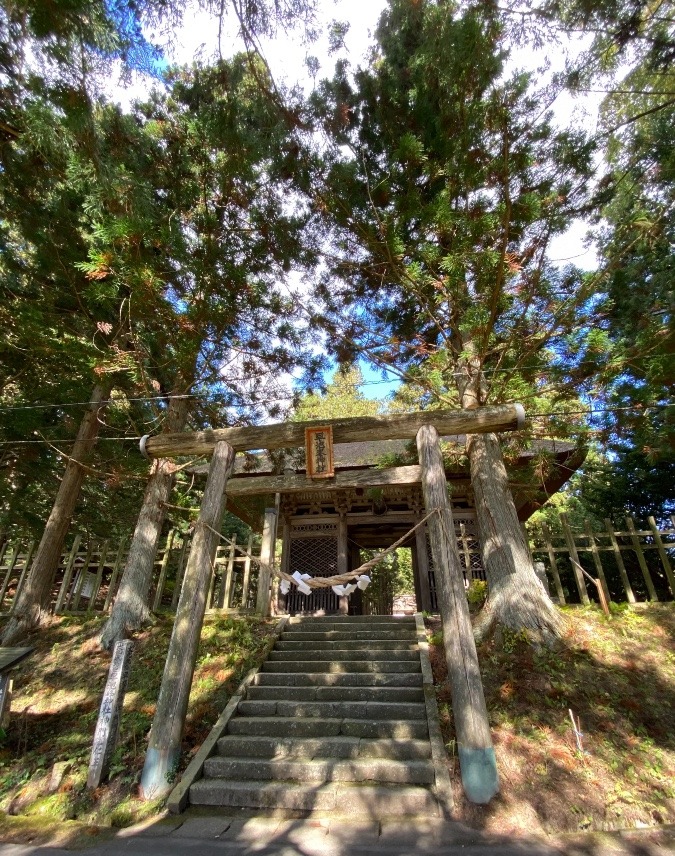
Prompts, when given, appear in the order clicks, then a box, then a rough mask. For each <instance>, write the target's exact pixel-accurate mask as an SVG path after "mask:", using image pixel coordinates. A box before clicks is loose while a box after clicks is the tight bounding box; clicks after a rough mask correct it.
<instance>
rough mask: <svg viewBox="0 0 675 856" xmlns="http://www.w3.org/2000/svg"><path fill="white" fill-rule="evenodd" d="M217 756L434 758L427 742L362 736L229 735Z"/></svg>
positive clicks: (400, 759) (395, 759)
mask: <svg viewBox="0 0 675 856" xmlns="http://www.w3.org/2000/svg"><path fill="white" fill-rule="evenodd" d="M217 746H218V754H219V755H223V756H227V757H230V758H249V759H250V758H269V759H273V758H281V759H298V758H309V759H311V758H324V759H325V758H332V759H336V760H340V759H348V758H350V759H357V758H382V759H385V760H386V759H389V760H392V761H408V760H410V761H414V760H418V761H423V760H426V759H428V758H431V745H430V743H429V742H428V741H427V740H414V739H400V740H396V739H386V738H382V739H379V740H377V739H374V740H372V739H371V740H369V739H367V738H359V737H310V738H305V739H297V740H296V739H294V738H292V737H286V738H283V737H256V736H250V735H245V734H242V735H239V734H226V735H225V736H224V737H221V738H220V740H219V741H218V744H217Z"/></svg>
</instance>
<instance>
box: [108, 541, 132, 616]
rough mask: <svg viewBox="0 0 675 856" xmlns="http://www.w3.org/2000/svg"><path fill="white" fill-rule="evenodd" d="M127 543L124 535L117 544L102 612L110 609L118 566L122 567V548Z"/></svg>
mask: <svg viewBox="0 0 675 856" xmlns="http://www.w3.org/2000/svg"><path fill="white" fill-rule="evenodd" d="M126 545H127V539H126V536H125V537H124V538H121V539H120V542H119V544H118V545H117V553H116V555H115V562H114V564H113V569H112V573H111V574H110V582H109V583H108V593H107V594H106V596H105V603H104V604H103V612H107V611H108V610H109V609H110V604H111V603H112V601H113V598H114V597H115V589H116V587H117V578H118V577H119V574H120V568H121V567H122V558H123V556H124V548H125V547H126Z"/></svg>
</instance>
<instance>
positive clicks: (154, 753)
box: [140, 441, 234, 799]
mask: <svg viewBox="0 0 675 856" xmlns="http://www.w3.org/2000/svg"><path fill="white" fill-rule="evenodd" d="M233 463H234V450H233V449H232V447H231V446H230V445H229V444H228V443H225V442H222V441H221V442H219V443H216V446H215V448H214V450H213V457H212V458H211V465H210V466H209V474H208V478H207V480H206V488H205V490H204V498H203V500H202V505H201V510H200V513H199V520H198V521H197V525H196V526H195V533H194V537H193V539H192V547H191V548H190V555H189V557H188V561H187V567H186V569H185V577H184V579H183V586H182V588H181V593H180V598H179V601H178V609H177V611H176V620H175V622H174V625H173V633H172V634H171V641H170V642H169V651H168V654H167V657H166V664H165V666H164V674H163V676H162V685H161V687H160V690H159V698H158V699H157V711H156V713H155V718H154V719H153V721H152V728H151V729H150V736H149V739H148V751H147V754H146V756H145V764H144V766H143V774H142V776H141V788H140V790H141V796H142V797H143V798H144V799H156V798H158V797H162V796H165V795H166V794H168V793H169V791H171V789H172V787H173V785H172V784H170V780H171V778H172V776H173V775H174V774H175V770H176V767H177V766H178V760H179V758H180V744H181V737H182V734H183V725H184V723H185V715H186V713H187V706H188V698H189V696H190V687H191V685H192V676H193V674H194V669H195V661H196V659H197V648H198V646H199V637H200V635H201V630H202V623H203V621H204V610H205V608H206V595H207V592H208V585H209V580H210V578H211V572H212V571H211V568H212V564H213V560H214V557H215V554H216V548H217V546H218V532H219V531H220V524H221V519H222V516H223V511H224V509H225V496H224V493H225V486H226V484H227V479H228V477H229V475H230V472H231V471H232V464H233Z"/></svg>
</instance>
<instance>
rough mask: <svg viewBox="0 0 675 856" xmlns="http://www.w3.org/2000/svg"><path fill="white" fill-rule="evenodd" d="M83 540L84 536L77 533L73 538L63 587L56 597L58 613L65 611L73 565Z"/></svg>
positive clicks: (55, 608) (56, 610)
mask: <svg viewBox="0 0 675 856" xmlns="http://www.w3.org/2000/svg"><path fill="white" fill-rule="evenodd" d="M81 542H82V536H81V535H76V536H75V538H74V539H73V546H72V549H71V551H70V554H69V555H68V561H67V562H66V567H65V568H64V570H63V580H62V582H61V588H60V589H59V594H58V597H57V598H56V606H55V607H54V612H56V613H57V614H58V613H60V612H63V605H64V603H65V601H66V598H67V597H68V590H69V589H70V583H71V581H72V579H73V566H74V565H75V559H76V558H77V553H78V551H79V549H80V543H81Z"/></svg>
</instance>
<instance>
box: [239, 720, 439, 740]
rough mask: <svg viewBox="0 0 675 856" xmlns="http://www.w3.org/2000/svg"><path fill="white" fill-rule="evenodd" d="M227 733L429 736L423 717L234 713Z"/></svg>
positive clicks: (421, 738) (404, 737) (269, 735)
mask: <svg viewBox="0 0 675 856" xmlns="http://www.w3.org/2000/svg"><path fill="white" fill-rule="evenodd" d="M227 732H228V734H248V735H255V736H259V737H281V738H286V737H338V736H340V735H343V736H345V737H368V738H379V737H386V738H394V739H401V738H403V739H406V738H412V739H415V740H425V739H427V738H428V736H429V732H428V730H427V722H426V717H425V718H424V719H407V718H406V719H398V720H397V719H384V720H376V719H362V718H350V717H345V718H340V717H319V716H309V717H302V716H279V715H277V716H235V717H233V718H232V719H231V720H230V721H229V723H228V725H227Z"/></svg>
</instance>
